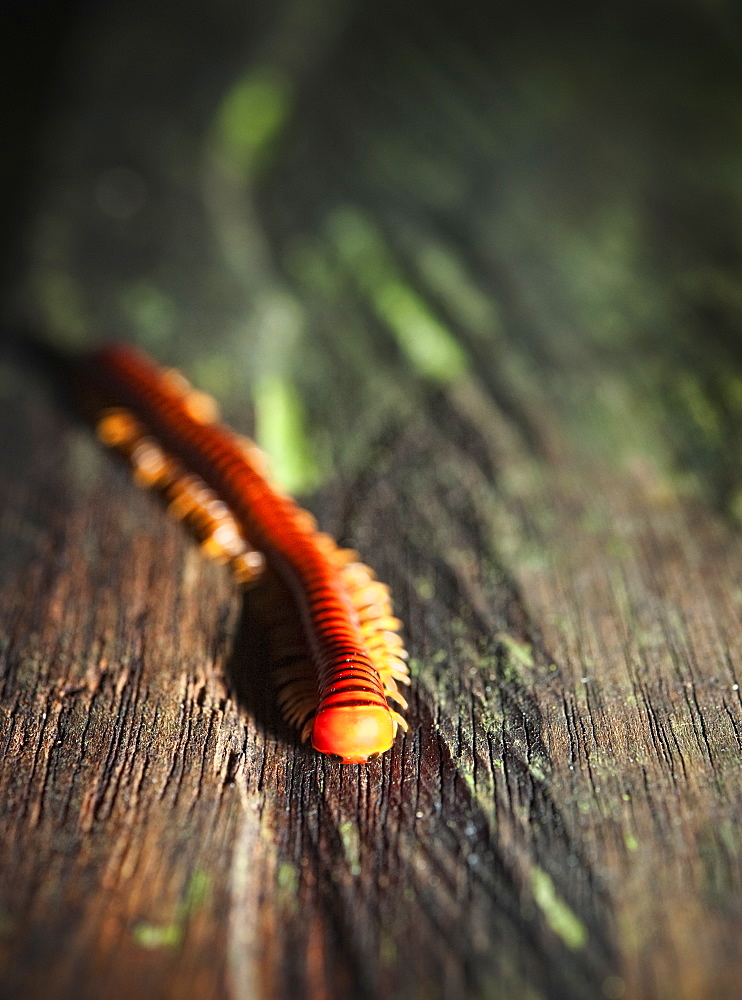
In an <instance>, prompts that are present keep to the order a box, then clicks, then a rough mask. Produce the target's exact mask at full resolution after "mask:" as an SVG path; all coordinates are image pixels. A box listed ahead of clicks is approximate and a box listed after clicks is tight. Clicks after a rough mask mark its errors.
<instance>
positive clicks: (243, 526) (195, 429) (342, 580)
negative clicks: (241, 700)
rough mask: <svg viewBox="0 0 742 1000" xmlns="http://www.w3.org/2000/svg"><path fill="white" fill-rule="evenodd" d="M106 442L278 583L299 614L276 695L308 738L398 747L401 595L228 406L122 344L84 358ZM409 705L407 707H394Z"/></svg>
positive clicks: (335, 744)
mask: <svg viewBox="0 0 742 1000" xmlns="http://www.w3.org/2000/svg"><path fill="white" fill-rule="evenodd" d="M80 370H81V373H82V375H83V379H84V384H85V385H86V386H87V388H88V392H89V394H90V395H92V396H93V397H94V420H95V425H96V431H97V434H98V437H99V438H100V440H101V441H102V442H103V443H104V444H105V445H107V446H108V447H110V448H113V449H114V450H116V451H117V452H119V453H120V454H121V455H123V456H124V457H125V458H126V459H127V461H128V462H129V464H130V465H131V467H132V469H133V473H134V477H135V479H136V481H137V482H138V483H139V484H140V485H142V486H144V487H146V488H150V489H154V490H156V491H157V492H159V493H160V494H161V495H162V497H163V499H164V501H165V502H166V504H167V506H168V509H169V510H170V512H171V513H172V514H173V515H174V516H175V517H176V518H177V519H179V520H180V521H182V522H184V523H185V524H186V526H187V527H188V528H189V529H190V531H191V532H192V533H193V534H194V535H195V536H196V539H197V540H198V541H199V543H200V546H201V549H202V550H203V552H204V553H205V554H206V555H207V556H208V557H210V558H212V559H215V560H217V561H219V562H223V563H225V564H227V565H228V566H229V568H230V570H231V572H232V575H233V577H234V579H235V580H236V581H237V582H238V583H239V584H240V585H241V586H243V587H249V586H252V585H253V584H256V583H258V582H259V581H260V580H261V578H265V577H266V576H270V575H271V574H273V575H275V577H277V578H278V579H279V580H280V581H281V582H282V583H283V584H284V585H285V587H287V588H288V590H289V591H290V592H291V594H292V595H293V598H294V602H295V608H296V611H295V612H294V614H293V617H292V612H291V611H289V612H288V613H287V612H286V611H285V610H284V609H278V608H277V609H275V614H273V615H272V616H271V617H272V621H271V624H270V625H269V626H267V627H268V628H269V633H270V634H269V649H270V653H271V660H272V662H273V665H274V669H273V673H274V679H275V683H276V689H277V700H278V704H279V706H280V708H281V711H282V713H283V715H284V717H285V718H286V720H287V721H288V722H289V723H290V724H291V725H293V726H295V727H296V728H297V729H298V730H299V732H300V734H301V739H302V741H306V740H311V744H312V746H313V747H314V748H315V750H318V751H319V752H320V753H323V754H329V755H331V756H334V757H338V758H340V759H341V760H342V761H344V762H347V763H364V762H366V761H370V760H373V759H375V758H376V757H378V756H379V754H381V753H383V752H384V751H386V750H389V749H390V748H391V746H392V744H393V742H394V739H395V736H396V733H397V730H398V728H402V729H403V730H406V729H407V723H406V721H405V719H404V718H403V717H402V715H401V714H400V713H399V711H398V708H401V709H405V708H407V703H406V701H405V699H404V697H403V695H402V693H401V692H400V685H408V684H409V683H410V676H409V670H408V666H407V662H406V661H407V653H406V651H405V648H404V645H403V642H402V638H401V636H400V634H399V630H400V628H401V624H402V623H401V622H400V621H399V619H398V618H396V617H395V616H394V613H393V609H392V602H391V598H390V594H389V588H388V587H387V586H386V585H385V584H383V583H381V582H379V581H378V580H377V579H376V576H375V574H374V572H373V570H372V569H370V567H368V566H366V565H365V564H364V563H362V562H361V561H360V558H359V556H358V553H357V552H355V551H354V550H352V549H345V548H340V547H339V546H338V545H337V544H336V542H335V541H334V539H333V538H332V537H331V536H330V535H328V534H326V533H324V532H321V531H318V530H317V523H316V521H315V519H314V517H313V516H312V515H311V514H310V513H309V512H308V511H306V510H303V509H302V508H301V507H300V506H299V505H298V504H297V503H296V502H295V501H294V500H293V499H292V498H291V497H289V496H287V495H285V494H284V493H283V492H282V491H281V490H280V489H278V488H277V487H276V486H275V485H274V484H273V483H272V482H271V481H270V477H269V474H268V471H267V467H266V466H267V463H266V459H265V456H264V454H263V453H262V451H261V450H260V449H259V448H258V446H257V445H256V444H255V443H254V442H253V441H251V440H250V439H249V438H246V437H244V436H242V435H239V434H237V433H236V432H234V431H233V430H231V429H230V428H229V427H227V426H225V425H224V424H221V423H219V412H218V407H217V405H216V403H215V401H214V400H213V399H212V398H211V397H210V396H208V395H206V394H205V393H203V392H200V391H198V390H197V389H194V388H193V387H192V386H191V384H190V383H189V382H188V381H187V379H186V378H185V377H184V376H183V375H182V374H181V373H180V372H179V371H177V370H175V369H172V368H162V367H160V366H158V365H157V364H156V363H155V362H154V361H152V360H151V359H150V358H149V357H148V356H147V355H145V354H144V353H143V352H141V351H140V350H138V349H136V348H133V347H131V346H128V345H124V344H119V343H110V344H105V345H104V346H102V347H100V348H98V349H96V350H94V351H92V352H90V353H89V354H87V355H85V357H84V360H83V362H82V365H81V369H80ZM395 706H396V707H395Z"/></svg>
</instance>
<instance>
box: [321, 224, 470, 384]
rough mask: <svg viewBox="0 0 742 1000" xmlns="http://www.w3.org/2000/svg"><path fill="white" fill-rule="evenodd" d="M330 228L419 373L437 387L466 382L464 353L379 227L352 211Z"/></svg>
mask: <svg viewBox="0 0 742 1000" xmlns="http://www.w3.org/2000/svg"><path fill="white" fill-rule="evenodd" d="M326 228H327V232H328V235H329V238H330V241H331V243H332V245H333V246H334V248H335V250H336V252H337V254H338V256H339V258H340V262H341V264H342V265H343V266H344V267H345V268H346V270H347V271H348V272H349V273H350V275H351V276H352V278H353V279H354V281H355V283H356V285H357V287H358V288H359V289H360V290H361V292H362V293H363V294H364V295H365V296H366V298H367V299H368V302H369V305H370V307H371V309H372V310H373V312H374V313H375V314H376V316H377V318H378V319H379V320H381V322H382V323H383V324H384V326H385V327H386V328H387V329H388V330H389V332H390V333H391V334H392V336H393V337H394V339H395V341H396V342H397V345H398V346H399V348H400V350H401V351H402V353H403V354H404V356H405V357H406V359H407V361H408V362H409V363H410V364H411V366H412V367H413V368H414V370H415V371H416V372H417V373H418V374H419V375H422V376H424V377H426V378H430V379H432V380H433V381H436V382H442V383H448V382H453V381H455V380H456V379H458V378H460V377H461V376H462V375H463V374H464V372H465V371H466V369H467V367H468V358H467V355H466V353H465V351H464V349H463V348H462V347H461V346H460V344H459V343H458V342H457V340H456V338H455V336H454V335H453V334H452V333H451V331H450V330H449V329H448V328H447V327H446V326H445V324H444V323H443V322H442V321H441V320H440V319H439V318H438V317H437V316H436V315H435V314H434V312H433V310H432V308H431V307H430V306H429V304H428V303H427V302H426V301H425V300H424V299H423V298H422V296H421V295H419V294H418V292H417V291H415V289H413V288H412V287H411V286H410V285H409V284H408V283H407V282H406V281H405V280H404V277H403V276H402V274H401V273H400V271H399V269H398V267H397V265H396V263H395V261H394V258H393V255H392V253H391V251H390V250H389V248H388V247H387V245H386V243H385V242H384V239H383V237H382V235H381V233H380V232H379V231H378V229H377V228H376V227H375V226H374V225H373V223H372V222H371V221H370V220H369V219H367V218H366V217H365V216H363V215H362V214H361V213H360V212H358V211H356V210H355V209H353V208H347V207H346V208H342V209H337V210H336V211H335V212H333V213H332V215H331V216H330V218H329V219H328V222H327V227H326Z"/></svg>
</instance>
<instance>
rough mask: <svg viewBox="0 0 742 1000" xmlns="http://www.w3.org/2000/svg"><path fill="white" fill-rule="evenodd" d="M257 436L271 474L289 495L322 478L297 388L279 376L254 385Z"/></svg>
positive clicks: (273, 376) (310, 486)
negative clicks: (268, 457) (267, 458)
mask: <svg viewBox="0 0 742 1000" xmlns="http://www.w3.org/2000/svg"><path fill="white" fill-rule="evenodd" d="M255 425H256V426H255V437H256V439H257V442H258V444H259V445H260V447H261V448H263V449H264V451H265V452H266V453H267V454H268V455H269V456H270V460H271V471H272V474H273V476H274V478H275V479H276V482H278V483H279V485H280V486H282V487H283V488H284V489H285V490H286V491H287V492H288V493H302V492H305V491H307V490H310V489H312V488H314V487H315V486H317V484H318V483H319V482H320V479H321V476H320V471H319V466H318V463H317V461H316V459H315V457H314V453H313V449H312V446H311V445H310V442H309V439H308V437H307V433H306V429H305V419H304V410H303V407H302V405H301V400H300V399H299V396H298V394H297V393H296V391H295V389H294V387H293V386H292V385H291V384H290V383H289V382H287V381H286V380H285V379H282V378H280V377H279V376H277V375H266V376H264V377H263V378H261V379H260V380H259V382H258V383H257V385H256V386H255Z"/></svg>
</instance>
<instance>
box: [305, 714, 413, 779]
mask: <svg viewBox="0 0 742 1000" xmlns="http://www.w3.org/2000/svg"><path fill="white" fill-rule="evenodd" d="M393 742H394V723H393V722H392V717H391V714H390V712H389V709H388V708H386V707H385V706H383V705H378V704H377V705H374V704H371V705H368V704H367V705H337V706H335V707H332V706H329V707H327V708H325V709H323V708H320V710H319V711H318V713H317V715H316V716H315V719H314V725H313V727H312V746H313V747H314V749H315V750H319V751H320V753H327V754H332V755H334V756H336V757H340V758H342V761H343V763H344V764H365V763H366V761H367V760H370V759H372V758H374V757H377V756H378V755H379V754H380V753H383V752H384V751H385V750H388V749H389V748H390V747H391V745H392V743H393Z"/></svg>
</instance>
